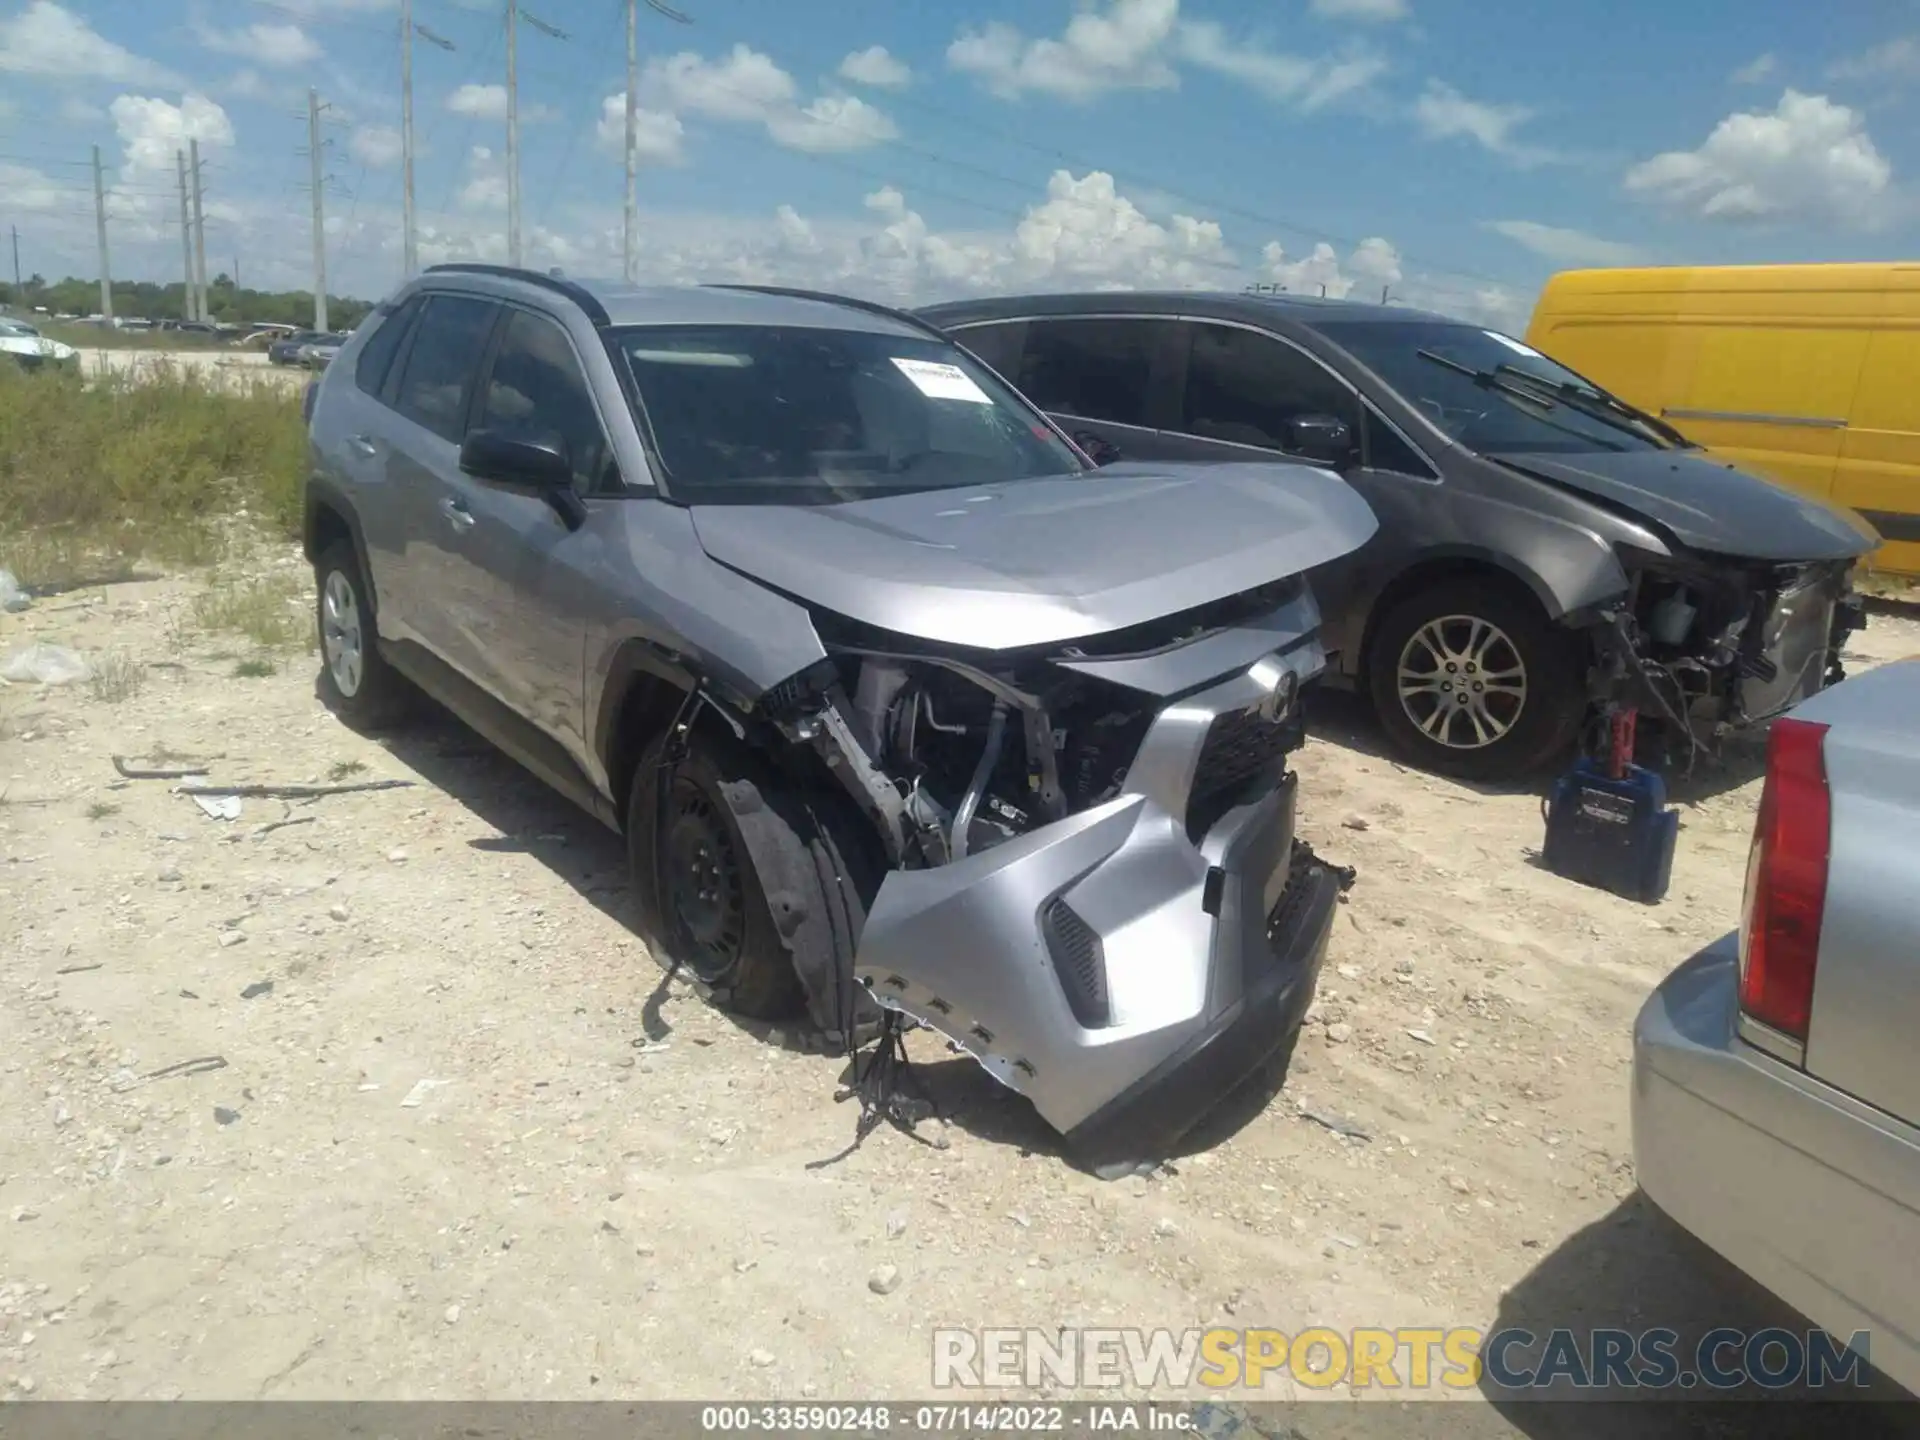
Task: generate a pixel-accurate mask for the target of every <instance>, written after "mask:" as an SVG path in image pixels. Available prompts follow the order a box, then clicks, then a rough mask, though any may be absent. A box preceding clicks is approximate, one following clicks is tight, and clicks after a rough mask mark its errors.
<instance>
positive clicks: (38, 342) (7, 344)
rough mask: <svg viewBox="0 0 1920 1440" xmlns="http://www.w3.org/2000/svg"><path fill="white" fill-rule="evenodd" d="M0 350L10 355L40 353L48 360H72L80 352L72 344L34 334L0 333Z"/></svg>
mask: <svg viewBox="0 0 1920 1440" xmlns="http://www.w3.org/2000/svg"><path fill="white" fill-rule="evenodd" d="M0 351H4V352H5V353H6V354H9V355H39V356H41V357H43V358H44V359H48V360H71V359H72V358H73V357H74V356H76V355H78V354H79V353H80V352H79V351H78V350H76V349H74V348H73V347H72V346H71V345H63V344H61V343H60V342H59V341H58V340H48V339H46V338H45V337H43V336H34V335H0Z"/></svg>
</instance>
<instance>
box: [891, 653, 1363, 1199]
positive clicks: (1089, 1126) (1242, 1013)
mask: <svg viewBox="0 0 1920 1440" xmlns="http://www.w3.org/2000/svg"><path fill="white" fill-rule="evenodd" d="M1323 665H1324V654H1323V652H1322V651H1321V649H1320V646H1319V643H1318V641H1317V640H1315V641H1308V642H1307V643H1304V644H1300V645H1297V646H1295V647H1293V648H1292V649H1290V650H1287V651H1284V652H1277V653H1274V654H1271V655H1268V656H1266V657H1264V658H1263V659H1261V660H1260V661H1259V662H1257V663H1255V664H1254V665H1252V666H1251V667H1250V668H1248V669H1247V670H1245V671H1244V672H1242V673H1240V674H1238V675H1235V676H1233V677H1232V678H1231V679H1229V680H1227V681H1225V682H1223V683H1220V684H1217V685H1214V686H1212V687H1211V688H1208V689H1206V690H1203V691H1201V692H1200V693H1198V694H1195V695H1191V696H1189V697H1187V698H1184V699H1181V700H1179V701H1176V702H1174V703H1172V704H1170V705H1168V706H1166V707H1165V708H1164V709H1162V710H1161V711H1160V713H1159V714H1158V715H1157V716H1156V717H1155V719H1154V721H1153V723H1152V725H1151V726H1150V728H1149V729H1148V731H1147V734H1146V738H1145V740H1144V741H1143V742H1142V744H1141V746H1140V748H1139V750H1138V752H1137V754H1136V756H1135V758H1134V761H1133V763H1132V765H1131V767H1130V768H1129V770H1128V773H1127V777H1126V781H1125V783H1124V785H1123V787H1122V789H1121V793H1119V794H1118V795H1117V796H1115V797H1114V798H1113V799H1111V800H1108V801H1107V802H1105V803H1104V804H1100V805H1097V806H1094V807H1092V808H1090V809H1087V810H1084V811H1082V812H1080V813H1078V814H1074V815H1070V816H1068V817H1066V818H1064V819H1061V820H1058V821H1056V822H1054V823H1052V824H1049V825H1045V826H1043V827H1041V828H1039V829H1036V830H1034V831H1032V832H1030V833H1028V834H1025V835H1021V836H1019V837H1017V838H1014V839H1011V840H1009V841H1007V842H1006V843H1004V844H1001V845H997V846H995V847H993V848H992V849H990V850H986V851H983V852H981V853H979V854H975V855H970V856H967V857H966V858H964V859H960V860H957V861H955V862H953V863H951V864H948V865H943V866H937V867H932V868H927V869H920V870H900V871H895V872H893V873H891V874H889V875H888V876H887V878H886V880H885V882H884V883H883V884H882V885H881V887H880V890H879V893H878V895H877V896H876V898H875V900H874V903H873V906H872V908H871V910H870V912H869V914H868V916H867V920H866V927H865V930H864V932H863V934H862V937H861V941H860V946H859V950H858V953H857V955H856V956H855V960H854V973H855V976H856V978H857V979H858V981H859V982H860V983H861V984H862V985H863V986H865V987H866V988H867V989H868V991H869V992H870V993H871V994H872V995H873V997H874V999H875V1000H876V1001H877V1002H878V1003H879V1004H881V1005H882V1006H885V1007H887V1008H889V1009H894V1010H898V1011H901V1012H904V1013H905V1014H907V1015H909V1016H911V1017H913V1018H914V1019H917V1020H919V1021H921V1022H923V1023H925V1024H927V1025H929V1026H931V1027H932V1028H933V1029H935V1030H937V1031H939V1032H940V1033H942V1034H944V1035H945V1036H947V1037H948V1038H949V1039H950V1040H952V1041H953V1042H954V1043H955V1044H956V1045H957V1046H959V1047H960V1048H961V1049H963V1050H965V1051H966V1052H967V1053H969V1054H971V1055H972V1056H973V1057H974V1058H975V1059H976V1060H978V1061H979V1063H980V1064H981V1065H982V1066H983V1067H985V1068H986V1069H987V1071H988V1072H989V1073H991V1074H992V1075H994V1076H995V1077H996V1078H997V1079H999V1080H1000V1081H1002V1082H1003V1083H1005V1084H1006V1085H1008V1086H1009V1087H1011V1088H1012V1089H1014V1090H1016V1091H1018V1092H1019V1093H1021V1094H1022V1095H1025V1096H1026V1097H1027V1098H1028V1099H1029V1100H1030V1101H1031V1102H1032V1103H1033V1105H1034V1108H1035V1109H1036V1110H1037V1111H1038V1112H1039V1114H1040V1116H1041V1118H1043V1119H1044V1120H1046V1121H1047V1123H1048V1124H1049V1125H1051V1126H1053V1127H1054V1128H1055V1129H1056V1130H1058V1131H1060V1132H1061V1133H1062V1134H1063V1135H1064V1136H1065V1137H1066V1140H1067V1145H1068V1149H1069V1152H1070V1153H1071V1154H1072V1155H1073V1156H1074V1158H1075V1159H1077V1160H1078V1161H1079V1162H1080V1163H1082V1164H1084V1165H1086V1166H1087V1167H1088V1168H1090V1169H1092V1170H1094V1171H1095V1172H1096V1173H1099V1174H1103V1175H1115V1174H1122V1173H1127V1172H1129V1171H1133V1170H1137V1169H1139V1168H1141V1167H1142V1166H1146V1165H1151V1164H1154V1163H1157V1162H1158V1161H1159V1160H1161V1159H1164V1158H1165V1157H1166V1155H1167V1154H1168V1152H1169V1151H1170V1150H1171V1149H1172V1147H1173V1146H1174V1144H1175V1143H1176V1142H1177V1141H1178V1140H1179V1139H1180V1137H1181V1136H1182V1135H1183V1134H1185V1133H1186V1132H1187V1131H1188V1130H1190V1129H1191V1128H1192V1127H1193V1125H1194V1124H1195V1123H1196V1122H1197V1121H1199V1120H1200V1119H1201V1117H1202V1116H1204V1115H1205V1114H1206V1113H1207V1112H1208V1111H1209V1110H1211V1109H1212V1108H1213V1107H1214V1106H1215V1105H1216V1104H1217V1103H1218V1102H1219V1101H1220V1100H1221V1099H1222V1098H1223V1097H1224V1096H1225V1095H1226V1094H1228V1093H1229V1092H1230V1091H1232V1090H1233V1089H1234V1088H1235V1087H1236V1086H1237V1085H1239V1084H1240V1083H1241V1082H1242V1081H1244V1080H1246V1079H1247V1078H1248V1077H1249V1076H1251V1075H1252V1074H1254V1073H1255V1072H1256V1071H1257V1070H1259V1069H1261V1068H1262V1066H1263V1065H1264V1063H1265V1062H1266V1061H1268V1060H1269V1059H1270V1058H1272V1057H1273V1056H1274V1055H1275V1054H1276V1052H1279V1051H1281V1050H1282V1049H1283V1048H1285V1047H1287V1046H1288V1045H1289V1044H1290V1042H1291V1038H1292V1036H1293V1034H1294V1033H1295V1032H1296V1031H1297V1029H1298V1027H1299V1024H1300V1020H1301V1016H1302V1014H1303V1013H1304V1011H1305V1009H1306V1007H1307V1005H1308V1003H1309V1002H1310V1000H1311V998H1312V993H1313V988H1314V984H1315V981H1316V979H1317V976H1318V972H1319V968H1320V964H1321V959H1322V957H1323V956H1324V954H1325V952H1326V945H1327V936H1328V932H1329V930H1330V929H1331V926H1332V918H1333V909H1334V903H1335V898H1336V895H1337V891H1338V888H1339V887H1338V883H1337V881H1336V879H1335V877H1334V876H1333V875H1332V873H1331V872H1329V871H1328V870H1326V869H1325V868H1324V867H1323V866H1320V865H1319V864H1317V863H1315V862H1314V861H1313V860H1312V859H1311V853H1310V852H1309V851H1307V850H1306V849H1305V847H1303V846H1297V845H1296V842H1295V840H1294V789H1295V783H1294V778H1293V776H1292V775H1291V774H1286V773H1284V772H1282V771H1281V769H1280V766H1281V765H1282V764H1283V763H1284V757H1283V752H1280V751H1278V750H1276V751H1275V753H1274V756H1273V760H1272V764H1271V767H1270V768H1267V769H1264V770H1261V771H1259V773H1258V774H1257V776H1256V777H1255V778H1254V779H1253V780H1252V781H1251V782H1249V783H1246V784H1244V785H1242V786H1241V787H1240V788H1238V789H1237V790H1234V791H1233V792H1232V793H1230V794H1228V795H1226V796H1225V797H1222V796H1220V795H1219V794H1218V793H1216V792H1214V791H1213V790H1211V789H1210V786H1209V783H1208V777H1209V775H1210V774H1215V773H1220V772H1221V771H1222V770H1223V769H1224V770H1225V771H1226V772H1227V773H1235V772H1236V752H1238V754H1239V756H1240V757H1241V758H1242V759H1243V758H1244V756H1245V753H1246V751H1247V749H1248V748H1249V747H1256V746H1260V745H1262V744H1265V743H1267V741H1266V739H1265V737H1267V736H1270V735H1271V733H1272V727H1275V726H1279V725H1285V724H1289V723H1297V710H1296V707H1297V706H1298V703H1299V692H1300V689H1301V687H1302V686H1303V685H1304V684H1305V682H1306V681H1307V680H1309V679H1311V678H1312V677H1313V676H1315V675H1317V674H1318V673H1319V671H1320V669H1321V668H1322V666H1323ZM1239 768H1241V769H1244V765H1241V766H1240V767H1239Z"/></svg>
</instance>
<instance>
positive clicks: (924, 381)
mask: <svg viewBox="0 0 1920 1440" xmlns="http://www.w3.org/2000/svg"><path fill="white" fill-rule="evenodd" d="M893 363H894V364H895V365H897V366H899V367H900V373H901V374H902V375H904V376H906V377H907V379H909V380H911V381H912V382H913V388H914V389H916V390H918V391H919V392H920V393H921V394H922V395H925V396H926V397H927V398H928V399H929V400H966V401H969V402H971V403H972V404H975V405H991V404H992V403H993V399H992V397H991V396H989V395H988V394H987V392H986V391H984V390H982V389H981V388H980V387H979V386H978V385H976V384H974V383H973V377H972V376H971V375H969V374H967V372H966V371H964V370H962V369H961V368H960V367H959V366H958V365H946V364H942V363H941V362H940V361H938V360H902V359H901V358H900V357H899V356H897V355H896V356H894V357H893Z"/></svg>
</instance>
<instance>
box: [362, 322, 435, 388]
mask: <svg viewBox="0 0 1920 1440" xmlns="http://www.w3.org/2000/svg"><path fill="white" fill-rule="evenodd" d="M419 313H420V301H419V300H418V299H413V300H409V301H407V303H406V304H404V305H402V306H400V308H399V309H397V310H395V311H393V312H392V313H391V314H388V315H382V316H380V317H379V318H378V320H377V321H376V324H375V329H374V332H373V334H371V335H369V336H368V337H367V343H366V344H365V345H363V346H361V347H360V359H359V361H358V363H356V364H355V365H354V367H353V383H354V384H355V385H358V386H359V387H360V388H361V389H362V390H364V391H366V392H367V394H369V395H378V394H379V393H380V392H381V390H382V389H384V388H385V386H386V383H387V372H388V371H389V370H391V369H392V368H393V357H394V356H395V355H397V354H398V353H399V351H400V342H401V341H402V340H404V339H405V338H406V335H407V326H408V325H409V324H411V323H412V321H413V317H414V316H415V315H418V314H419Z"/></svg>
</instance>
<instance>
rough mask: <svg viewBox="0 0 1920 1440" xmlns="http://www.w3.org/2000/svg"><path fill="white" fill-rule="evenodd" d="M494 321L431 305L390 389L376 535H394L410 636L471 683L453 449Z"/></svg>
mask: <svg viewBox="0 0 1920 1440" xmlns="http://www.w3.org/2000/svg"><path fill="white" fill-rule="evenodd" d="M500 313H501V312H500V306H499V304H498V303H497V302H495V301H492V300H487V299H483V298H481V297H480V296H476V295H432V296H429V297H428V299H427V301H426V308H425V309H424V310H423V311H422V313H421V316H420V319H419V321H418V322H417V323H416V324H415V326H414V331H413V335H412V338H411V340H410V341H409V343H408V346H407V353H406V357H405V359H404V360H403V361H402V362H401V364H400V367H399V375H398V377H397V379H396V380H395V382H394V383H393V386H392V388H391V394H392V401H393V408H392V415H393V420H392V424H391V427H390V433H389V435H388V437H387V438H388V444H389V449H390V453H389V456H388V459H387V473H388V476H389V479H390V481H391V485H390V492H391V495H392V503H393V509H394V513H393V514H392V515H391V516H390V517H387V518H385V519H383V521H382V528H383V529H384V530H385V531H386V533H388V534H390V535H392V536H395V537H398V544H399V553H398V554H397V556H396V557H395V560H394V562H393V568H394V569H395V570H396V571H397V572H398V574H399V577H400V585H401V590H402V593H403V594H404V595H405V597H406V615H405V622H406V624H407V627H408V629H409V630H410V632H411V635H410V637H409V638H412V639H415V640H417V641H418V642H419V643H420V644H422V645H423V646H425V647H426V648H427V649H428V650H430V651H432V652H433V653H434V654H435V655H436V656H438V657H439V658H440V659H441V660H443V661H444V662H445V663H447V664H448V665H451V666H453V667H454V668H455V669H456V670H459V671H460V672H461V673H463V674H465V675H466V676H467V677H468V678H469V679H472V680H474V681H476V682H478V681H479V679H480V677H479V675H477V674H476V673H475V671H476V668H477V665H476V657H477V656H478V655H479V654H480V653H481V652H482V650H483V648H484V645H485V638H484V636H483V635H482V633H481V632H482V630H483V628H484V627H485V625H486V624H487V619H486V597H485V595H484V593H483V592H482V591H481V589H480V588H479V587H478V585H477V576H476V573H475V571H474V570H473V568H472V567H471V566H470V565H468V564H467V563H466V559H465V554H466V551H465V545H466V537H467V532H468V531H470V530H471V529H472V528H473V526H474V523H475V522H474V517H473V516H472V514H471V513H470V512H469V511H468V509H467V507H466V505H465V502H464V497H463V493H462V486H463V482H462V479H461V476H460V442H461V441H462V440H464V439H465V438H466V433H467V423H468V416H469V414H470V412H471V411H472V409H473V404H474V397H475V394H476V392H477V389H478V381H479V373H480V367H481V363H482V361H483V359H484V358H485V354H486V350H487V346H488V342H489V340H490V338H491V336H492V334H493V330H494V326H495V325H496V324H497V323H498V321H499V319H500Z"/></svg>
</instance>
